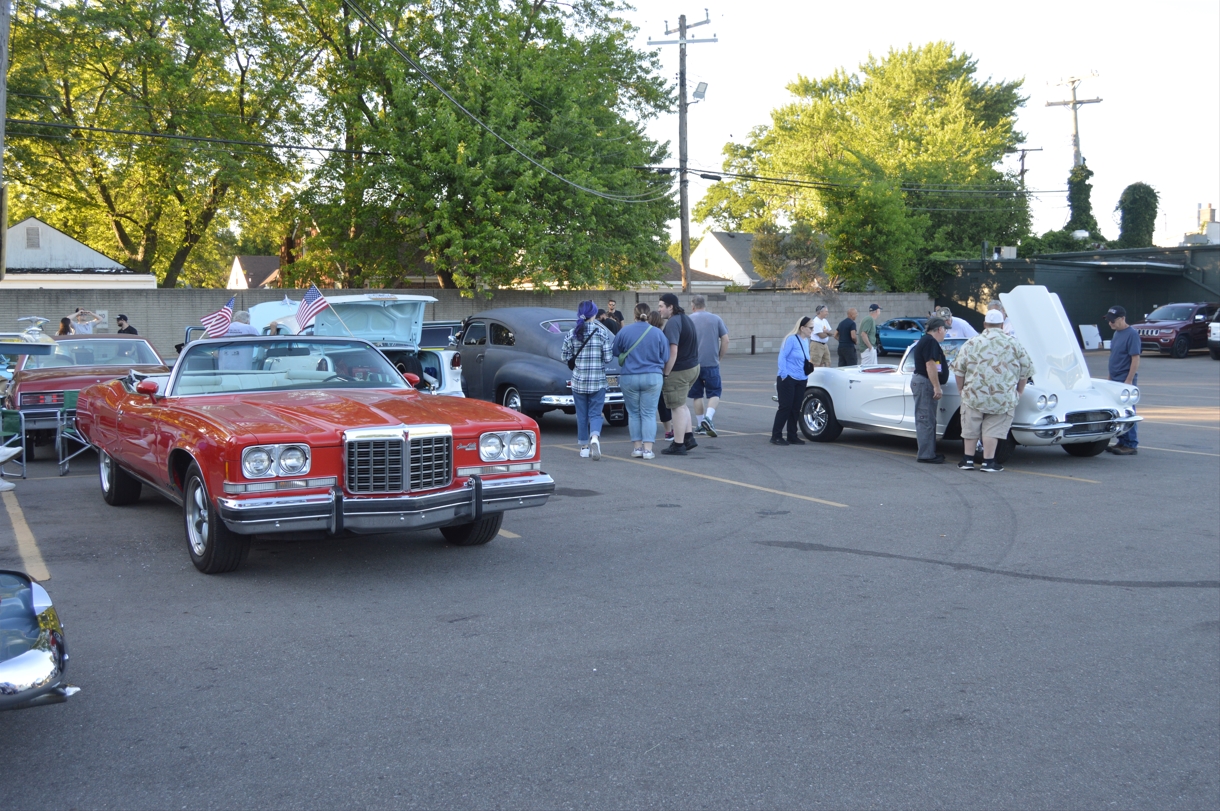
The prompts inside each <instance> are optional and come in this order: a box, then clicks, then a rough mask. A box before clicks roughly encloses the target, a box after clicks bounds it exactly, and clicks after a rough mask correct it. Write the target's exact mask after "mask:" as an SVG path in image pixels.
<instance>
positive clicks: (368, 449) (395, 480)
mask: <svg viewBox="0 0 1220 811" xmlns="http://www.w3.org/2000/svg"><path fill="white" fill-rule="evenodd" d="M402 446H403V442H402V440H401V439H362V440H356V441H350V442H348V443H347V481H346V485H347V490H348V492H350V493H401V492H402V491H403V473H402V468H403V465H402Z"/></svg>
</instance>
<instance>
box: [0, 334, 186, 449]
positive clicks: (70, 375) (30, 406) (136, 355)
mask: <svg viewBox="0 0 1220 811" xmlns="http://www.w3.org/2000/svg"><path fill="white" fill-rule="evenodd" d="M54 341H55V351H54V352H53V353H52V354H50V355H27V356H24V357H22V358H21V359H20V360H19V361H18V362H17V369H16V371H15V372H14V373H13V381H12V383H10V384H9V387H8V391H7V393H6V394H5V404H4V407H5V408H10V409H20V410H21V412H22V413H23V414H25V458H26V461H27V462H28V461H30V460H32V459H33V458H34V446H35V444H45V443H46V442H49V441H50V440H52V439H53V438H54V437H55V426H56V422H57V420H58V417H59V409H60V408H61V407H62V406H63V404H64V392H68V391H80V390H81V389H83V388H86V387H87V386H92V385H93V384H94V383H98V382H100V381H103V380H114V379H115V378H116V377H119V376H120V375H125V374H127V373H128V372H129V371H131V370H132V369H135V370H136V371H137V372H140V373H142V374H157V373H162V374H168V372H169V367H168V366H166V365H165V364H164V363H162V361H161V358H160V357H158V356H157V353H156V352H155V351H154V350H153V348H152V346H150V345H149V343H148V341H145V340H144V339H143V338H137V337H136V336H134V335H64V336H55V338H54Z"/></svg>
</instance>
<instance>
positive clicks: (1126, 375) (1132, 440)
mask: <svg viewBox="0 0 1220 811" xmlns="http://www.w3.org/2000/svg"><path fill="white" fill-rule="evenodd" d="M1106 321H1107V322H1108V323H1109V324H1110V329H1112V330H1114V336H1113V337H1112V338H1110V370H1109V371H1110V379H1111V380H1114V381H1116V382H1119V383H1122V384H1124V385H1127V386H1138V385H1139V374H1138V372H1139V368H1140V336H1139V333H1138V332H1136V331H1135V328H1134V327H1131V326H1129V325H1128V324H1127V310H1126V308H1124V307H1123V306H1122V305H1120V304H1115V305H1114V306H1113V307H1111V308H1110V309H1108V310H1106ZM1117 442H1118V444H1116V445H1111V446H1110V447H1108V448H1106V450H1108V451H1109V452H1110V453H1112V454H1114V455H1116V456H1134V455H1135V454H1136V453H1137V451H1136V446H1138V445H1139V437H1138V436H1136V431H1135V424H1132V426H1131V430H1130V431H1128V432H1127V433H1125V434H1123V435H1122V436H1120V437H1119V438H1118V440H1117Z"/></svg>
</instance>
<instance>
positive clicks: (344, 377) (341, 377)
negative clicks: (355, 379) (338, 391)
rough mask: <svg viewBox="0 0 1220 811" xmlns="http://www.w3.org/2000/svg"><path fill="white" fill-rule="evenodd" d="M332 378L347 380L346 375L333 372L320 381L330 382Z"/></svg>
mask: <svg viewBox="0 0 1220 811" xmlns="http://www.w3.org/2000/svg"><path fill="white" fill-rule="evenodd" d="M332 380H341V381H346V380H347V377H346V376H344V375H340V374H334V375H331V376H330V377H327V378H324V379H323V380H322V382H323V383H329V382H331V381H332Z"/></svg>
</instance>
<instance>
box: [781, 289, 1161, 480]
mask: <svg viewBox="0 0 1220 811" xmlns="http://www.w3.org/2000/svg"><path fill="white" fill-rule="evenodd" d="M1000 301H1001V302H1002V303H1003V305H1004V309H1005V310H1007V311H1008V319H1009V323H1010V325H1011V327H1012V329H1013V332H1014V334H1015V335H1016V337H1017V339H1018V340H1020V341H1021V343H1022V345H1024V347H1025V350H1026V351H1027V352H1029V355H1030V358H1031V359H1032V360H1033V363H1034V375H1033V378H1032V381H1033V382H1032V383H1029V384H1027V385H1026V386H1025V391H1024V392H1023V393H1022V394H1021V399H1020V401H1019V402H1018V403H1017V410H1016V414H1015V416H1014V418H1013V424H1012V430H1011V431H1010V432H1009V434H1008V438H1007V439H1006V440H1004V441H1002V442H1001V443H1000V445H999V448H998V449H997V451H996V458H997V460H998V461H1000V462H1003V461H1004V460H1006V459H1007V458H1008V457H1009V456H1010V455H1011V454H1012V451H1013V449H1014V448H1015V447H1016V446H1017V445H1031V446H1037V445H1060V446H1062V448H1063V449H1064V450H1065V451H1067V452H1068V453H1069V454H1071V455H1072V456H1096V455H1097V454H1099V453H1101V452H1102V451H1104V450H1105V449H1106V446H1107V445H1109V444H1110V440H1111V439H1112V438H1114V437H1116V436H1121V435H1122V434H1125V433H1126V432H1127V431H1129V430H1131V427H1132V426H1133V425H1134V424H1135V423H1136V422H1139V421H1140V420H1141V419H1142V418H1141V417H1139V416H1137V415H1136V413H1135V404H1136V403H1137V402H1139V397H1140V392H1139V389H1138V388H1137V387H1135V386H1126V385H1123V384H1121V383H1114V382H1112V381H1109V380H1100V379H1097V378H1091V377H1089V371H1088V367H1087V366H1086V365H1085V360H1084V353H1083V352H1082V351H1081V350H1080V345H1079V344H1078V343H1077V342H1076V337H1075V335H1074V333H1073V332H1072V327H1071V324H1070V323H1069V322H1068V317H1067V313H1066V312H1064V309H1063V304H1062V303H1061V302H1060V301H1059V297H1058V296H1057V295H1055V294H1054V293H1051V292H1050V291H1048V290H1047V289H1046V288H1045V287H1042V286H1040V285H1027V286H1022V287H1017V288H1015V289H1013V291H1012V292H1010V293H1002V294H1001V295H1000ZM964 343H965V340H964V339H960V338H957V339H946V340H945V341H944V343H942V344H941V347H942V348H943V349H944V352H945V356H946V357H947V358H948V359H949V362H950V363H952V361H953V358H954V356H955V355H956V354H957V350H958V349H959V348H960V347H961V346H962V344H964ZM914 348H915V347H914V345H912V346H910V347H909V348H908V349H907V351H906V352H905V353H904V354H903V356H902V361H901V362H900V363H899V364H898V366H846V367H841V368H835V369H815V370H814V372H813V374H812V375H810V377H809V384H808V388H807V390H806V395H805V401H804V405H803V407H802V409H801V420H800V426H801V432H802V433H803V434H805V436H806V437H808V438H809V439H812V440H814V441H815V442H832V441H834V440H835V439H837V438H838V436H839V434H840V433H842V431H843V429H844V428H855V429H858V430H862V431H876V432H880V433H884V434H894V435H896V436H906V437H911V438H912V439H914V438H915V398H914V396H913V395H912V394H911V377H912V375H914V372H915V361H914V359H913V358H912V357H911V353H912V351H913V350H914ZM942 390H943V392H944V396H943V397H942V399H941V400H940V402H939V405H938V407H937V412H936V436H937V438H938V439H960V438H961V415H960V413H959V409H960V407H961V395H960V394H959V393H958V390H957V382H956V380H955V379H954V376H953V375H952V374H950V375H949V382H948V383H946V384H945V385H944V386H942Z"/></svg>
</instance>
